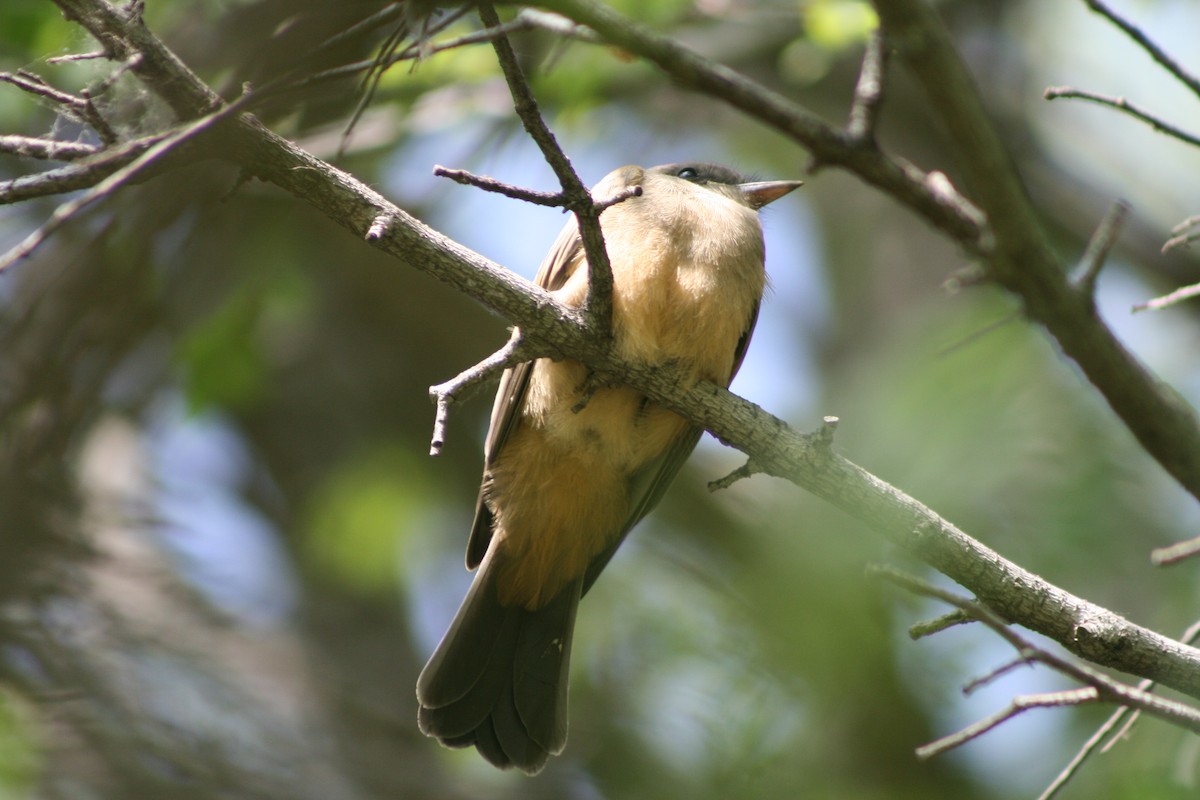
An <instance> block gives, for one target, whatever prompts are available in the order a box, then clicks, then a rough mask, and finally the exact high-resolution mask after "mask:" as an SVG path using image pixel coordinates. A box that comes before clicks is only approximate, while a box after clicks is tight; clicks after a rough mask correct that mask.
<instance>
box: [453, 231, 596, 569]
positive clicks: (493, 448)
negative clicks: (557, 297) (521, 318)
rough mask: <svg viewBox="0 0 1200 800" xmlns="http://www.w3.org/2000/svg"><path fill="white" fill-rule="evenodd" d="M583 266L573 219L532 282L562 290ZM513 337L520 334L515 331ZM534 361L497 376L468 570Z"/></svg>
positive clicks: (483, 533) (485, 527)
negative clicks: (491, 475)
mask: <svg viewBox="0 0 1200 800" xmlns="http://www.w3.org/2000/svg"><path fill="white" fill-rule="evenodd" d="M582 263H583V241H582V240H581V239H580V238H579V227H578V225H577V224H576V222H575V218H574V217H572V218H571V220H570V221H569V222H567V224H566V225H564V226H563V229H562V231H561V232H560V233H559V234H558V238H557V239H555V240H554V244H553V245H552V246H551V247H550V252H549V253H547V254H546V258H545V259H543V260H542V265H541V268H540V269H538V274H537V277H536V278H535V279H534V281H535V283H537V285H538V286H540V287H542V288H543V289H545V290H546V291H549V292H552V291H554V290H555V289H559V288H561V287H562V285H563V284H564V283H566V282H567V279H568V278H570V277H571V275H573V274H574V273H575V270H577V269H578V268H579V265H580V264H582ZM513 335H514V336H517V335H519V333H518V332H517V331H514V332H513ZM532 369H533V362H532V361H526V362H525V363H523V364H518V365H516V366H515V367H510V368H509V369H506V370H504V374H503V375H501V376H500V387H499V388H498V389H497V390H496V402H495V403H494V404H493V405H492V420H491V423H490V425H489V426H488V432H487V438H486V439H485V440H484V444H483V481H482V483H481V484H480V487H479V497H478V498H477V499H476V500H475V521H474V522H473V523H471V538H470V539H469V540H468V541H467V568H468V569H475V567H477V566H479V563H480V562H481V561H483V556H484V554H485V553H486V552H487V548H488V543H489V542H491V540H492V512H491V510H490V509H488V507H487V503H486V502H484V491H485V489H486V486H487V474H488V470H490V469H491V468H492V464H493V463H494V462H495V460H496V456H497V455H498V454H499V453H500V450H501V449H502V448H503V447H504V443H505V442H506V441H508V437H509V435H510V434H511V433H512V431H513V429H514V428H515V427H516V425H517V422H518V421H519V420H520V419H521V406H522V405H524V402H525V391H526V389H528V388H529V374H530V372H531V371H532Z"/></svg>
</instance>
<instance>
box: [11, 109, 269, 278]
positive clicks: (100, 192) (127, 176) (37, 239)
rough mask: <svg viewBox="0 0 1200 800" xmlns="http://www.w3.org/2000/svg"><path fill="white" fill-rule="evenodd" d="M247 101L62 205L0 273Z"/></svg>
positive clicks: (196, 124) (171, 138) (193, 125)
mask: <svg viewBox="0 0 1200 800" xmlns="http://www.w3.org/2000/svg"><path fill="white" fill-rule="evenodd" d="M250 97H251V95H250V93H249V92H247V93H245V94H243V95H242V96H241V97H240V98H238V99H237V100H236V101H234V102H232V103H230V104H229V105H227V106H225V107H224V108H222V109H220V110H218V111H214V112H213V113H212V114H209V115H207V116H204V117H201V118H200V119H197V120H195V121H193V122H190V123H188V124H187V125H184V126H183V127H181V128H179V129H178V130H176V131H174V132H173V133H171V134H168V135H167V136H165V137H163V138H162V139H161V140H160V141H158V142H157V143H155V144H154V145H153V146H151V147H150V148H148V149H147V150H146V151H145V152H144V153H142V154H141V155H140V156H138V157H137V158H136V159H134V160H133V161H132V162H130V163H129V164H127V165H126V166H124V167H122V168H121V169H119V170H117V171H116V172H114V173H112V174H111V175H109V176H108V177H107V178H105V179H104V180H102V181H101V182H100V183H98V184H96V185H95V186H93V187H92V188H91V189H89V190H88V191H87V192H85V193H84V194H82V195H80V196H79V197H76V198H74V199H72V200H70V201H68V202H66V203H63V204H62V205H60V206H59V207H58V208H56V209H54V213H53V214H51V215H50V218H49V219H47V220H46V221H45V222H44V223H42V225H41V226H40V227H38V229H37V230H35V231H34V232H33V233H31V234H29V235H28V236H26V237H25V239H24V240H23V241H21V242H20V243H19V244H17V245H16V246H15V247H13V248H12V249H11V250H9V251H8V252H7V253H5V254H4V255H3V256H0V272H3V271H4V270H5V269H7V268H8V267H10V266H12V265H13V264H15V263H16V262H18V261H20V260H22V259H24V258H26V257H28V256H29V255H30V254H31V253H33V251H34V250H36V249H37V248H38V247H39V246H40V245H41V244H42V243H43V242H45V241H46V239H48V238H49V237H50V235H51V234H53V233H54V232H55V231H57V230H58V229H59V228H61V227H62V226H63V225H65V224H66V223H67V222H69V221H70V220H71V219H72V218H73V217H75V216H76V215H77V214H79V213H80V212H81V211H83V210H84V209H85V208H87V207H88V206H90V205H92V204H93V203H95V202H97V201H99V200H102V199H104V198H105V197H107V196H108V195H110V194H112V193H113V192H115V191H116V190H117V189H120V188H121V187H122V186H124V185H125V184H126V183H128V182H129V181H130V180H131V179H132V178H133V177H135V176H136V175H137V174H138V173H140V172H142V171H143V170H144V169H146V168H147V167H148V166H150V165H151V164H152V163H154V162H155V161H157V160H158V159H159V158H161V157H162V156H164V155H166V154H167V153H169V152H170V151H171V150H173V149H175V148H176V147H177V146H179V145H180V144H182V143H183V142H186V141H188V140H190V139H193V138H195V137H196V136H198V135H199V134H200V133H202V132H203V131H205V130H207V129H209V128H211V127H212V126H214V125H216V124H217V123H218V122H220V121H222V120H224V119H226V118H228V117H230V116H233V115H234V114H237V113H240V112H241V111H242V110H243V109H244V108H245V107H246V106H247V105H248V104H249V101H250Z"/></svg>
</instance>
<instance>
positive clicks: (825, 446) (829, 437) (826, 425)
mask: <svg viewBox="0 0 1200 800" xmlns="http://www.w3.org/2000/svg"><path fill="white" fill-rule="evenodd" d="M839 422H841V420H840V419H838V418H837V417H825V418H824V419H822V420H821V427H819V428H817V432H816V433H814V434H813V444H815V445H816V446H817V447H818V448H820V449H821V450H824V451H828V450H829V449H830V448H832V447H833V435H834V433H836V432H837V426H838V423H839Z"/></svg>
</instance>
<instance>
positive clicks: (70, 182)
mask: <svg viewBox="0 0 1200 800" xmlns="http://www.w3.org/2000/svg"><path fill="white" fill-rule="evenodd" d="M168 135H169V134H164V133H159V134H155V135H153V136H146V137H144V138H141V139H135V140H133V141H131V142H126V143H125V144H123V145H121V146H119V147H113V148H109V149H107V150H105V151H104V153H103V156H102V157H100V158H95V159H89V160H87V161H81V162H79V163H75V164H71V165H69V166H65V167H58V168H55V169H50V170H46V171H44V172H38V173H35V174H33V175H20V176H18V177H16V178H13V179H12V180H10V181H0V205H5V204H8V203H17V202H20V201H22V200H29V199H31V198H34V197H46V196H49V195H54V194H65V193H66V192H76V191H79V190H80V189H87V188H89V187H92V186H95V185H96V184H97V183H99V182H100V181H102V180H104V179H105V178H107V177H108V176H109V175H111V174H113V173H114V172H116V171H117V170H119V169H121V168H122V167H124V166H125V165H126V164H128V163H129V162H131V161H133V160H134V159H135V158H137V157H138V156H140V155H141V154H142V153H144V152H145V151H146V150H148V149H150V148H151V147H153V146H154V145H155V144H157V143H158V142H160V141H162V140H163V139H164V138H166V136H168Z"/></svg>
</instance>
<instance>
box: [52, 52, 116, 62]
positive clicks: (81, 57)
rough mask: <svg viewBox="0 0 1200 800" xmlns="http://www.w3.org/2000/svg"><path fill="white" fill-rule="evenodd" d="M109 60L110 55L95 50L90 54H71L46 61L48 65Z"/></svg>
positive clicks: (53, 57)
mask: <svg viewBox="0 0 1200 800" xmlns="http://www.w3.org/2000/svg"><path fill="white" fill-rule="evenodd" d="M101 58H108V53H106V52H104V51H103V50H93V51H92V52H90V53H71V54H69V55H65V56H52V57H50V58H47V59H46V63H47V64H68V63H71V62H73V61H96V60H97V59H101Z"/></svg>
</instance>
